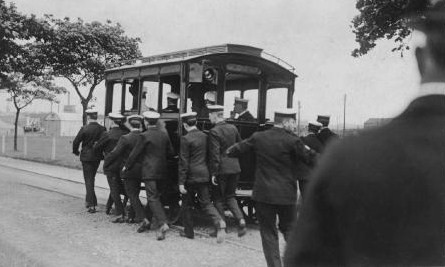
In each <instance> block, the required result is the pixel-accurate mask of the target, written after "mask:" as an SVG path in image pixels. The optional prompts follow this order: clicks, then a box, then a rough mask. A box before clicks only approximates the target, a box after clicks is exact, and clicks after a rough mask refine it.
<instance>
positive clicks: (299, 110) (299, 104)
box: [297, 101, 301, 136]
mask: <svg viewBox="0 0 445 267" xmlns="http://www.w3.org/2000/svg"><path fill="white" fill-rule="evenodd" d="M300 113H301V103H300V101H298V124H297V127H298V128H297V134H298V136H300Z"/></svg>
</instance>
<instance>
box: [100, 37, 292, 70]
mask: <svg viewBox="0 0 445 267" xmlns="http://www.w3.org/2000/svg"><path fill="white" fill-rule="evenodd" d="M218 54H242V55H248V56H253V57H257V58H260V59H263V60H267V61H269V62H271V63H275V64H277V65H279V66H280V67H282V68H283V69H285V70H287V71H289V72H291V73H292V74H294V75H295V76H297V75H296V74H295V73H294V71H295V68H294V67H293V66H292V65H290V64H289V63H287V62H286V61H284V60H282V59H280V58H278V57H276V56H274V55H271V54H268V53H266V52H264V51H263V49H261V48H257V47H253V46H247V45H239V44H222V45H215V46H207V47H202V48H195V49H188V50H182V51H177V52H171V53H165V54H159V55H154V56H149V57H142V58H137V59H131V60H125V61H120V62H116V63H111V64H109V66H108V68H107V70H106V72H113V71H118V70H125V69H131V68H139V67H145V66H153V65H160V64H168V63H177V62H184V61H188V60H191V59H194V58H198V57H203V56H211V55H218Z"/></svg>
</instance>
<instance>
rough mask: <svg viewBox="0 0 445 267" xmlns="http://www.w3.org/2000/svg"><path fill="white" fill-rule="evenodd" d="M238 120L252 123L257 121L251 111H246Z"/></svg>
mask: <svg viewBox="0 0 445 267" xmlns="http://www.w3.org/2000/svg"><path fill="white" fill-rule="evenodd" d="M236 120H237V121H251V122H254V121H256V120H255V118H254V117H253V116H252V114H250V112H249V111H246V112H244V113H243V114H241V115H239V117H238V119H236Z"/></svg>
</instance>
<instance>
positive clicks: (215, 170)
mask: <svg viewBox="0 0 445 267" xmlns="http://www.w3.org/2000/svg"><path fill="white" fill-rule="evenodd" d="M239 141H241V137H240V135H239V133H238V129H237V128H236V127H235V126H233V125H232V124H228V123H226V122H225V121H222V122H219V123H217V124H216V125H215V127H213V128H212V129H210V131H209V157H210V173H211V175H212V176H218V175H220V174H237V173H240V172H241V168H240V165H239V162H238V159H237V158H229V157H228V156H227V154H226V150H227V149H228V148H229V147H230V146H232V145H234V144H235V143H237V142H239Z"/></svg>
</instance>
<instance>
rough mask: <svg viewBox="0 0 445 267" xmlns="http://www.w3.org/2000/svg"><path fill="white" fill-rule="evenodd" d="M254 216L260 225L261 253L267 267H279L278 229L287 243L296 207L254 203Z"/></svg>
mask: <svg viewBox="0 0 445 267" xmlns="http://www.w3.org/2000/svg"><path fill="white" fill-rule="evenodd" d="M255 211H256V216H257V218H258V223H259V225H260V235H261V242H262V245H263V253H264V256H265V258H266V262H267V266H268V267H281V266H282V265H281V257H280V249H279V243H278V231H277V226H276V225H277V216H278V229H279V230H280V232H281V233H282V234H283V236H284V239H285V240H286V241H287V239H288V236H289V234H290V231H291V228H292V222H293V220H294V216H295V211H296V207H295V205H275V204H268V203H264V202H256V203H255Z"/></svg>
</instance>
